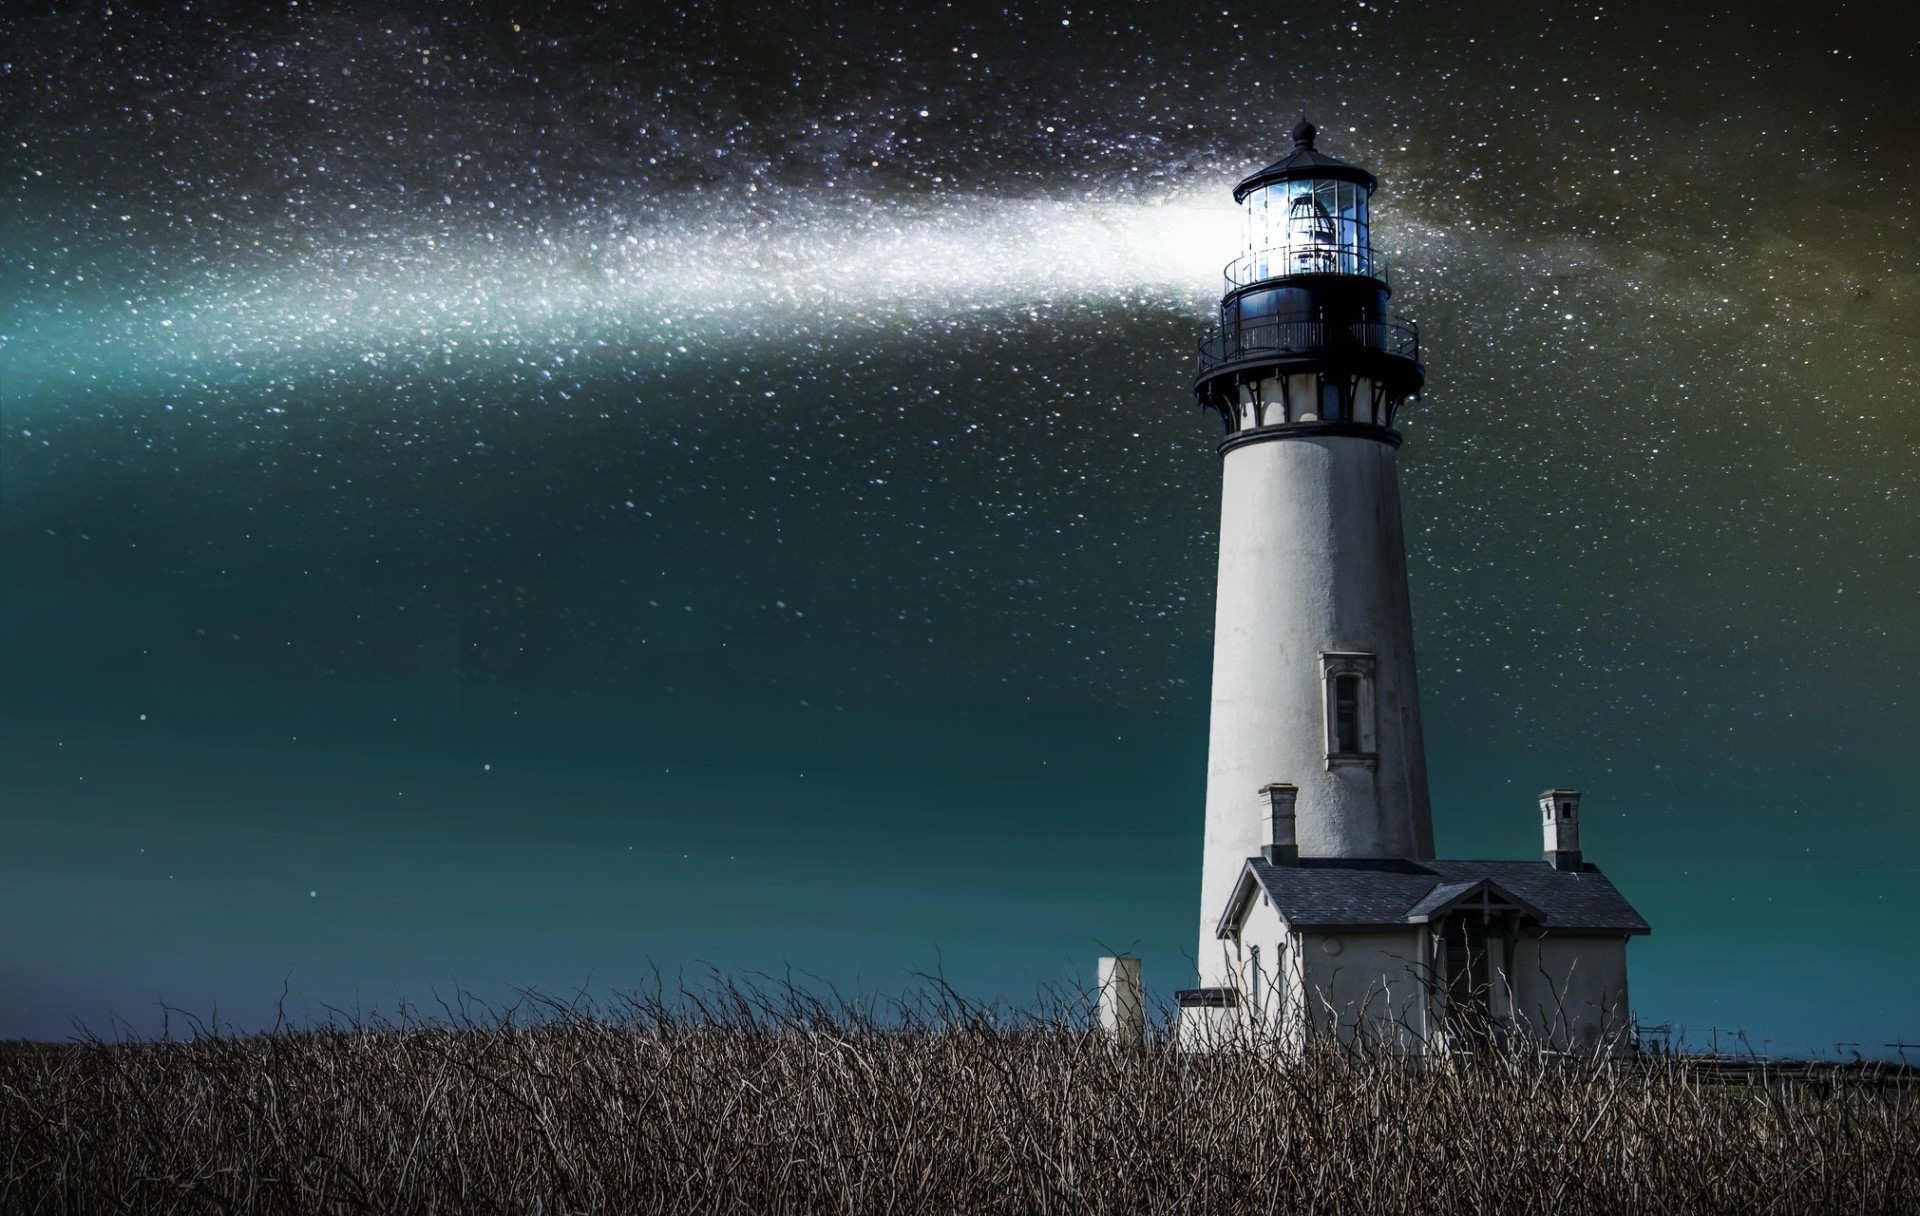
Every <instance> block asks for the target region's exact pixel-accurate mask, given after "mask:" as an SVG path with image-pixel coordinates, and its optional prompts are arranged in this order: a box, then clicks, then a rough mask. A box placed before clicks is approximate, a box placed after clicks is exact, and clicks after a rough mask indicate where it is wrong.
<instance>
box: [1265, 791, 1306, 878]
mask: <svg viewBox="0 0 1920 1216" xmlns="http://www.w3.org/2000/svg"><path fill="white" fill-rule="evenodd" d="M1299 798H1300V787H1299V786H1297V785H1288V784H1286V783H1285V782H1283V781H1276V782H1274V783H1273V784H1272V785H1263V786H1261V787H1260V813H1261V814H1263V815H1265V816H1266V817H1267V843H1265V844H1263V845H1261V846H1260V856H1262V857H1264V858H1266V859H1267V861H1268V862H1269V863H1270V864H1272V865H1276V866H1297V865H1299V864H1300V843H1299V840H1298V839H1297V838H1296V837H1295V836H1294V834H1293V804H1294V803H1295V802H1296V801H1298V800H1299Z"/></svg>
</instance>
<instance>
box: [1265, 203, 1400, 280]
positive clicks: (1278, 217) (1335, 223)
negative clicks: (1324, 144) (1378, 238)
mask: <svg viewBox="0 0 1920 1216" xmlns="http://www.w3.org/2000/svg"><path fill="white" fill-rule="evenodd" d="M1245 205H1246V217H1247V243H1246V254H1245V256H1244V257H1243V259H1242V263H1241V265H1242V273H1241V275H1239V276H1237V277H1239V279H1240V281H1241V282H1242V283H1254V282H1258V281H1260V280H1261V279H1270V278H1279V277H1281V276H1282V275H1293V274H1359V275H1365V274H1372V273H1373V257H1372V250H1371V248H1370V246H1369V244H1368V240H1367V188H1366V187H1365V186H1363V185H1361V184H1359V183H1358V182H1348V181H1330V180H1319V179H1305V180H1300V181H1287V182H1275V183H1273V184H1272V185H1270V186H1264V187H1262V188H1261V189H1259V190H1255V191H1254V192H1253V193H1252V194H1249V195H1248V196H1247V199H1246V204H1245Z"/></svg>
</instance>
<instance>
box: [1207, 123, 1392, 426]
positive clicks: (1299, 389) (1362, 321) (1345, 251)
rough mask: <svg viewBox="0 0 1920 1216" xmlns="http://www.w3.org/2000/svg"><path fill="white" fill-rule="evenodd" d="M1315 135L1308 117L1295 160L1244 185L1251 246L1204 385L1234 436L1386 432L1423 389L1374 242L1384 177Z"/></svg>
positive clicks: (1225, 301)
mask: <svg viewBox="0 0 1920 1216" xmlns="http://www.w3.org/2000/svg"><path fill="white" fill-rule="evenodd" d="M1316 135H1317V131H1316V129H1315V128H1314V126H1313V124H1312V123H1310V122H1307V121H1306V120H1304V119H1302V120H1301V122H1300V123H1299V125H1298V126H1296V127H1294V128H1293V131H1292V136H1293V151H1292V152H1290V153H1288V154H1287V155H1286V156H1285V157H1283V158H1282V159H1280V160H1279V161H1276V162H1275V163H1273V164H1271V165H1268V166H1267V167H1266V168H1264V169H1262V170H1260V171H1259V172H1257V173H1253V174H1251V175H1249V176H1248V177H1246V178H1245V179H1244V180H1242V181H1241V182H1240V184H1239V185H1238V186H1235V187H1234V191H1233V197H1234V201H1235V202H1238V203H1239V204H1240V205H1241V208H1242V214H1243V216H1244V229H1243V244H1242V247H1241V252H1240V255H1239V256H1238V257H1236V258H1235V259H1234V260H1233V261H1231V262H1229V263H1228V264H1227V267H1226V276H1225V277H1226V291H1225V294H1224V295H1222V297H1221V300H1220V323H1219V325H1217V326H1216V327H1215V328H1214V329H1213V330H1212V332H1210V333H1209V334H1208V335H1207V337H1206V339H1205V341H1204V342H1203V343H1202V344H1201V348H1200V357H1199V368H1198V374H1197V375H1196V377H1195V380H1194V393H1195V396H1196V397H1197V398H1198V400H1199V401H1200V403H1201V404H1202V405H1205V406H1207V407H1208V408H1210V409H1213V410H1215V411H1217V412H1218V413H1219V414H1220V416H1221V418H1222V420H1223V421H1224V422H1225V423H1226V426H1227V430H1228V432H1229V434H1230V435H1231V434H1237V433H1240V432H1245V431H1254V430H1260V431H1264V430H1265V429H1266V428H1268V427H1270V426H1274V425H1294V424H1304V423H1315V424H1320V425H1327V424H1342V425H1345V424H1359V425H1363V426H1368V427H1373V428H1377V429H1378V430H1380V431H1381V432H1383V433H1384V432H1385V431H1386V430H1387V429H1388V428H1390V427H1391V426H1392V425H1393V417H1394V414H1395V413H1396V412H1397V411H1398V410H1399V407H1400V406H1401V404H1402V403H1404V402H1405V401H1406V399H1407V398H1408V397H1410V396H1412V395H1414V394H1416V393H1418V392H1419V391H1420V383H1421V380H1422V379H1423V373H1422V371H1421V368H1420V364H1419V359H1420V345H1419V343H1420V338H1419V331H1418V330H1417V329H1416V328H1415V327H1414V325H1413V323H1412V322H1410V321H1407V320H1405V319H1403V318H1399V317H1394V316H1391V315H1390V314H1389V313H1388V311H1387V301H1388V299H1389V297H1390V296H1391V295H1392V288H1391V286H1390V284H1389V283H1388V280H1387V272H1386V266H1385V265H1384V263H1383V262H1382V261H1381V260H1380V259H1379V258H1377V257H1375V255H1374V252H1373V243H1372V240H1371V238H1370V235H1369V223H1370V216H1369V203H1370V200H1371V198H1372V196H1373V191H1374V186H1375V181H1374V177H1373V174H1371V173H1368V172H1367V171H1366V170H1365V169H1362V168H1360V167H1359V166H1358V165H1350V164H1348V163H1346V162H1345V161H1342V160H1336V159H1334V158H1333V157H1331V156H1328V155H1326V154H1325V153H1323V152H1321V151H1319V150H1318V149H1317V148H1316V147H1315V146H1314V139H1315V137H1316ZM1383 437H1384V436H1383Z"/></svg>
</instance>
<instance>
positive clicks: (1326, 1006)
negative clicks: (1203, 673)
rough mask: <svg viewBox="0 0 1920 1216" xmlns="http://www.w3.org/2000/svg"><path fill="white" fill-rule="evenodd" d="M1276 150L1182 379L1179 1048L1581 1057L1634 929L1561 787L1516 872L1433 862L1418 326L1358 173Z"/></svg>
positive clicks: (1250, 180)
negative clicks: (1210, 620)
mask: <svg viewBox="0 0 1920 1216" xmlns="http://www.w3.org/2000/svg"><path fill="white" fill-rule="evenodd" d="M1291 134H1292V139H1293V148H1292V150H1291V151H1290V152H1288V154H1287V155H1286V156H1284V157H1283V158H1281V159H1280V160H1278V161H1276V162H1275V163H1273V164H1271V165H1269V166H1267V167H1266V168H1264V169H1261V170H1260V171H1258V172H1256V173H1253V174H1251V175H1249V176H1248V177H1246V178H1244V179H1243V180H1241V181H1240V183H1239V184H1238V185H1236V186H1235V187H1234V190H1233V197H1234V201H1235V202H1237V203H1238V204H1239V205H1240V207H1241V209H1242V214H1243V220H1244V227H1243V233H1244V236H1243V241H1242V246H1241V249H1240V251H1239V254H1238V256H1237V257H1235V258H1234V259H1233V261H1231V262H1230V263H1228V265H1227V267H1226V271H1225V280H1226V281H1225V290H1224V293H1223V295H1222V296H1221V299H1220V309H1219V317H1218V322H1217V324H1215V325H1214V326H1213V327H1212V329H1211V330H1210V331H1209V332H1208V333H1207V334H1206V336H1205V338H1204V339H1203V340H1202V342H1201V344H1200V349H1199V352H1198V357H1197V360H1196V365H1195V374H1194V380H1193V393H1194V397H1195V400H1196V401H1197V402H1198V403H1199V404H1200V405H1201V406H1203V407H1205V408H1206V409H1207V410H1209V411H1211V412H1212V413H1214V414H1215V415H1217V416H1218V417H1219V419H1220V421H1221V423H1222V424H1223V427H1224V431H1225V434H1224V437H1223V438H1222V439H1221V441H1220V445H1219V453H1220V470H1221V496H1220V558H1219V581H1218V589H1217V596H1216V600H1215V607H1214V613H1215V615H1214V654H1213V686H1212V700H1211V707H1210V718H1209V739H1208V752H1207V784H1206V826H1205V842H1204V846H1203V850H1202V860H1201V875H1200V908H1199V912H1200V917H1199V949H1198V951H1197V954H1196V961H1197V963H1198V969H1199V987H1197V988H1193V989H1188V990H1184V991H1182V992H1181V993H1180V994H1179V1003H1180V1006H1181V1034H1182V1037H1183V1038H1184V1039H1187V1040H1189V1041H1199V1040H1202V1039H1206V1038H1209V1037H1214V1036H1218V1035H1219V1034H1222V1033H1236V1034H1237V1033H1241V1032H1244V1031H1246V1030H1248V1029H1250V1028H1252V1029H1260V1030H1263V1031H1264V1032H1269V1033H1272V1034H1275V1035H1278V1036H1280V1037H1281V1039H1282V1040H1283V1041H1285V1042H1289V1043H1294V1044H1298V1043H1301V1042H1304V1041H1305V1040H1306V1039H1307V1038H1309V1037H1311V1036H1312V1035H1313V1034H1314V1033H1318V1032H1331V1033H1337V1034H1339V1035H1341V1036H1342V1037H1350V1036H1352V1035H1353V1034H1355V1033H1361V1032H1363V1031H1364V1032H1365V1033H1367V1034H1370V1035H1374V1036H1376V1037H1385V1038H1386V1039H1387V1040H1389V1041H1391V1042H1394V1043H1396V1044H1398V1045H1401V1046H1404V1047H1408V1048H1411V1049H1424V1048H1425V1047H1427V1046H1430V1045H1431V1044H1433V1043H1435V1042H1455V1041H1459V1040H1460V1037H1461V1036H1463V1035H1467V1034H1469V1033H1481V1032H1483V1031H1485V1030H1486V1028H1488V1027H1500V1028H1503V1029H1502V1033H1505V1032H1506V1031H1510V1030H1512V1029H1514V1028H1516V1027H1519V1026H1521V1025H1523V1024H1524V1025H1526V1026H1527V1027H1528V1028H1529V1029H1530V1030H1531V1031H1533V1032H1536V1033H1539V1034H1541V1035H1543V1036H1544V1037H1547V1038H1549V1039H1551V1040H1552V1041H1554V1042H1556V1043H1558V1044H1560V1045H1562V1046H1576V1045H1577V1046H1589V1045H1593V1044H1597V1043H1601V1042H1605V1041H1608V1036H1610V1035H1617V1034H1618V1033H1619V1030H1620V1028H1621V1027H1622V1026H1623V1025H1624V1023H1625V1019H1626V1004H1625V1001H1626V964H1625V943H1626V938H1627V937H1629V936H1632V935H1634V934H1638V933H1645V932H1646V931H1647V926H1646V923H1645V922H1644V921H1643V920H1641V919H1640V917H1639V915H1638V914H1637V913H1636V912H1634V910H1633V909H1632V908H1631V906H1629V905H1628V904H1627V903H1626V901H1625V900H1624V899H1623V898H1621V897H1620V895H1619V893H1618V892H1617V891H1615V890H1614V888H1613V886H1612V884H1611V883H1610V882H1608V880H1607V879H1606V878H1605V877H1604V876H1603V875H1601V874H1600V873H1599V871H1598V869H1597V868H1596V867H1594V866H1593V865H1592V864H1591V863H1588V862H1586V861H1584V858H1583V856H1582V854H1581V853H1580V851H1579V848H1578V843H1577V842H1578V834H1577V827H1576V825H1575V820H1574V818H1573V816H1574V814H1575V810H1576V809H1577V807H1578V795H1577V794H1575V793H1574V792H1573V791H1570V790H1554V791H1549V794H1547V795H1542V803H1541V805H1542V807H1543V808H1548V809H1546V810H1545V812H1544V813H1545V814H1546V815H1547V821H1548V829H1547V831H1548V839H1547V845H1548V848H1547V852H1546V856H1545V858H1544V859H1542V860H1536V861H1525V862H1452V861H1447V862H1442V861H1437V860H1435V859H1434V842H1433V824H1432V813H1431V810H1430V807H1429V803H1428V793H1427V770H1426V753H1425V748H1424V744H1423V740H1422V737H1421V726H1420V697H1419V691H1418V687H1417V678H1416V674H1415V667H1414V644H1413V614H1412V610H1411V607H1410V604H1409V600H1408V590H1407V559H1406V544H1405V540H1404V537H1403V530H1402V522H1401V505H1400V491H1399V478H1398V472H1397V467H1396V461H1397V459H1398V455H1399V450H1400V447H1401V436H1400V433H1399V432H1398V431H1397V430H1395V422H1396V419H1397V418H1398V416H1399V414H1400V411H1401V410H1402V409H1403V408H1404V407H1405V406H1406V405H1407V403H1408V402H1409V401H1411V400H1413V399H1414V398H1415V397H1416V396H1417V395H1418V393H1419V392H1420V389H1421V387H1422V385H1423V384H1424V382H1425V370H1424V369H1423V367H1422V366H1421V362H1420V334H1419V330H1418V329H1417V328H1416V327H1415V325H1414V324H1413V322H1411V321H1409V320H1406V319H1405V318H1403V317H1399V316H1395V315H1394V314H1393V313H1392V312H1391V310H1390V303H1391V301H1392V296H1393V288H1392V283H1391V279H1390V276H1389V274H1388V268H1387V266H1386V263H1385V261H1384V260H1383V259H1382V258H1381V257H1380V256H1379V254H1378V253H1377V252H1376V251H1375V249H1374V246H1373V241H1372V236H1371V219H1370V210H1371V205H1372V199H1373V194H1374V190H1375V187H1376V185H1377V183H1376V181H1375V179H1374V177H1373V175H1372V174H1371V173H1369V172H1367V171H1366V170H1365V169H1363V168H1361V167H1359V166H1357V165H1352V164H1348V163H1347V162H1345V161H1342V160H1338V159H1336V158H1334V157H1332V156H1328V155H1327V154H1325V153H1323V152H1321V151H1320V150H1319V148H1318V147H1317V146H1316V139H1317V134H1318V133H1317V132H1316V130H1315V128H1314V127H1313V125H1312V124H1311V123H1309V122H1307V121H1305V119H1304V118H1303V119H1302V121H1301V122H1300V123H1299V125H1297V126H1296V127H1294V128H1293V131H1292V133H1291ZM1529 964H1530V965H1531V966H1532V971H1533V972H1537V973H1538V974H1533V973H1530V972H1528V970H1527V968H1528V966H1529ZM1563 964H1564V969H1565V970H1566V971H1567V973H1568V974H1567V975H1566V976H1565V977H1564V979H1565V983H1560V982H1559V978H1560V977H1557V974H1556V972H1557V970H1558V969H1560V968H1561V967H1562V965H1563ZM1576 973H1577V975H1576ZM1569 1008H1574V1009H1577V1010H1579V1011H1581V1012H1580V1014H1579V1017H1578V1018H1577V1019H1570V1018H1569V1015H1568V1010H1569ZM1549 1020H1551V1021H1553V1025H1552V1026H1551V1027H1549V1026H1547V1025H1546V1023H1547V1021H1549Z"/></svg>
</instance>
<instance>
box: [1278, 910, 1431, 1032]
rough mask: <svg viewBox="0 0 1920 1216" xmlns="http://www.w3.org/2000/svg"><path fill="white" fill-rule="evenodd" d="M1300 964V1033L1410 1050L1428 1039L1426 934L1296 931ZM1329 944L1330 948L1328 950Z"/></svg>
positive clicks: (1413, 929) (1419, 929)
mask: <svg viewBox="0 0 1920 1216" xmlns="http://www.w3.org/2000/svg"><path fill="white" fill-rule="evenodd" d="M1300 938H1301V949H1300V962H1301V968H1302V979H1303V985H1304V988H1305V992H1304V996H1305V1004H1306V1008H1305V1010H1304V1012H1305V1021H1306V1026H1307V1031H1308V1034H1309V1035H1311V1036H1319V1035H1324V1034H1328V1033H1332V1034H1336V1035H1337V1036H1338V1037H1339V1039H1340V1041H1341V1042H1343V1043H1352V1042H1354V1041H1355V1040H1356V1036H1357V1037H1358V1038H1359V1040H1360V1041H1362V1042H1365V1043H1369V1044H1374V1045H1389V1044H1390V1045H1392V1046H1393V1047H1394V1048H1395V1049H1397V1050H1400V1051H1410V1052H1417V1051H1420V1050H1422V1049H1423V1048H1424V1046H1425V1044H1426V1042H1427V1040H1428V1038H1429V1037H1430V1028H1429V1024H1428V1012H1429V1011H1428V999H1427V995H1428V994H1427V969H1426V966H1425V960H1426V958H1427V934H1426V929H1425V928H1424V927H1421V926H1411V927H1409V928H1406V929H1401V930H1395V931H1392V932H1387V933H1311V932H1309V933H1302V934H1301V935H1300ZM1329 945H1331V946H1333V947H1334V951H1337V952H1333V951H1329V949H1328V947H1329Z"/></svg>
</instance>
